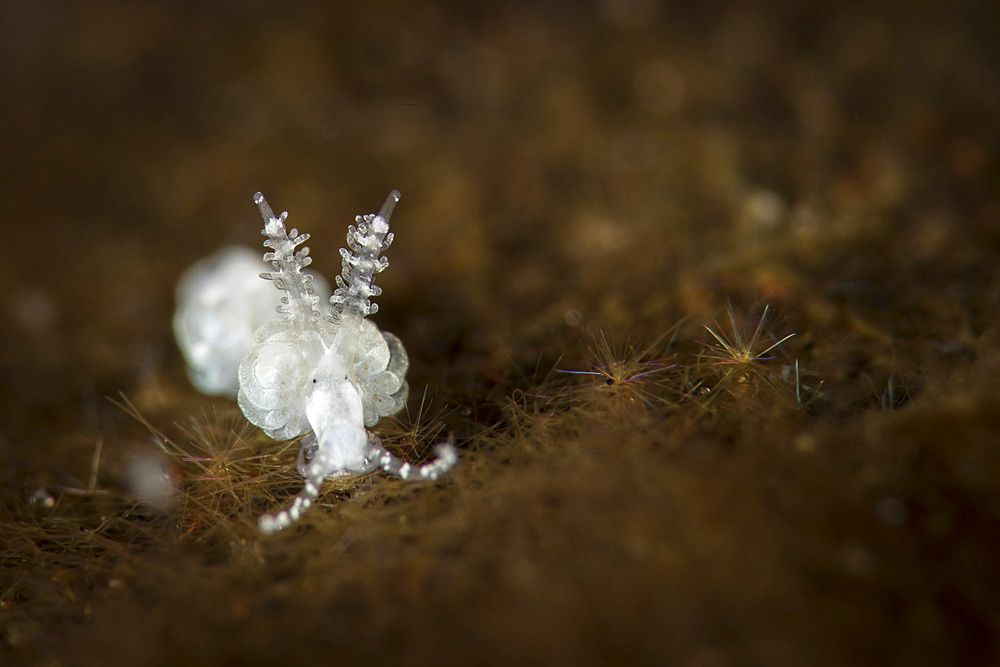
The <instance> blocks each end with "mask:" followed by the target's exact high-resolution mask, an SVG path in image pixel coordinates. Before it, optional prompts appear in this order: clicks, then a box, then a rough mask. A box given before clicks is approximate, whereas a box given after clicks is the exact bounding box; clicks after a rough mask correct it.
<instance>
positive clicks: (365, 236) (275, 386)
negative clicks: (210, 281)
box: [175, 190, 458, 533]
mask: <svg viewBox="0 0 1000 667" xmlns="http://www.w3.org/2000/svg"><path fill="white" fill-rule="evenodd" d="M397 201H399V192H398V191H396V190H393V191H392V192H391V193H389V197H388V198H387V199H386V201H385V204H383V205H382V209H381V211H379V213H378V214H369V215H364V216H357V218H356V220H357V226H355V225H351V226H350V227H349V228H348V232H347V245H348V247H349V248H350V249H349V250H348V249H346V248H342V249H341V250H340V254H341V256H342V257H343V269H342V273H341V275H340V276H337V288H336V289H335V290H334V292H333V295H332V296H331V297H330V304H331V305H332V306H333V307H332V308H331V309H330V312H329V313H328V314H327V315H326V316H325V317H324V316H322V315H321V314H320V311H319V310H318V309H317V304H318V303H319V302H320V297H319V296H318V295H317V294H316V291H317V290H316V288H315V286H314V283H315V282H316V280H317V279H316V278H314V277H313V276H312V275H311V274H309V273H308V272H305V271H304V269H305V267H306V266H308V265H309V263H310V262H311V261H312V258H311V257H309V249H308V248H307V247H301V248H299V246H301V245H302V244H303V243H304V242H305V241H306V240H307V239H308V238H309V235H308V234H299V233H298V231H297V230H296V229H294V228H293V229H291V230H286V228H285V220H286V219H287V216H288V213H287V212H285V213H282V214H281V215H280V216H278V217H275V215H274V212H273V211H272V210H271V207H270V206H269V205H268V203H267V201H266V200H265V199H264V196H263V195H262V194H261V193H259V192H258V193H257V194H255V195H254V202H255V203H256V204H257V206H258V207H259V208H260V213H261V216H262V217H263V219H264V230H263V232H262V233H263V235H264V236H266V237H267V239H266V240H265V241H264V245H265V246H266V247H268V248H270V249H271V250H270V251H269V252H266V253H265V254H264V260H265V261H266V262H269V263H270V265H271V267H272V270H271V271H266V272H263V273H261V274H260V277H261V278H265V279H267V280H271V281H272V282H273V284H274V286H275V287H277V288H278V290H279V291H280V293H281V294H282V296H281V299H280V303H279V304H278V305H277V308H276V310H277V312H278V313H279V316H278V317H276V318H274V319H270V320H268V321H266V322H264V323H263V324H261V325H260V326H259V328H257V330H256V332H255V333H254V335H253V339H252V341H250V343H249V348H248V349H246V351H245V353H244V354H243V355H242V359H241V360H240V362H239V368H238V371H237V374H236V375H237V380H238V388H239V390H238V394H237V400H238V402H239V406H240V409H242V410H243V414H244V415H246V418H247V419H248V420H250V421H251V422H252V423H253V424H256V425H257V426H259V427H260V428H262V429H264V431H265V432H266V433H267V434H268V435H270V436H271V437H272V438H276V439H287V438H294V437H297V436H300V435H303V434H308V435H306V437H305V438H303V440H302V449H301V451H300V452H299V472H301V473H302V474H303V476H304V477H305V478H306V482H305V486H304V488H303V489H302V491H300V492H299V494H298V495H297V496H296V497H295V499H294V500H293V501H292V504H291V505H290V506H289V507H288V508H287V509H284V510H282V511H280V512H278V513H277V514H265V515H264V516H262V517H261V518H260V522H259V526H260V529H261V531H262V532H265V533H272V532H275V531H278V530H281V529H283V528H286V527H288V526H290V525H291V524H293V523H295V522H296V521H297V520H298V519H299V517H300V516H301V515H302V513H303V512H304V511H305V510H306V509H308V508H309V506H310V505H311V504H312V503H313V501H314V500H315V499H316V496H317V495H318V494H319V489H320V487H321V486H322V483H323V480H324V479H325V478H327V477H337V476H341V475H348V474H357V473H366V472H370V471H372V470H374V469H375V468H376V467H380V468H382V469H383V470H385V471H387V472H389V473H392V474H395V475H398V476H399V477H402V478H404V479H414V480H433V479H437V478H438V477H439V476H440V475H442V474H444V473H446V472H447V471H448V470H450V469H451V468H452V467H453V466H454V465H455V463H456V462H457V460H458V458H457V454H456V452H455V449H454V447H453V446H452V445H451V444H448V443H445V444H441V445H438V447H437V459H436V460H435V461H433V462H431V463H428V464H425V465H421V466H417V465H411V464H409V463H405V462H403V461H401V460H400V459H398V458H396V457H395V456H394V455H393V454H391V453H390V452H388V451H387V450H386V449H385V448H384V447H383V446H382V443H381V441H380V440H379V438H378V437H377V436H375V435H374V434H372V433H370V432H368V431H367V430H366V428H365V427H369V426H374V425H375V424H376V423H377V422H378V420H379V419H380V418H381V417H385V416H388V415H392V414H395V413H396V412H398V411H399V410H400V409H401V408H402V407H403V405H404V404H405V403H406V396H407V392H408V387H407V384H406V380H405V377H406V371H407V369H408V368H409V359H408V358H407V356H406V350H405V349H404V348H403V344H402V342H401V341H400V340H399V338H397V337H396V336H395V335H393V334H391V333H388V332H382V331H380V330H379V328H378V327H377V326H375V324H374V323H372V322H371V321H370V320H368V319H366V317H367V316H368V315H371V314H374V313H375V312H376V311H377V310H378V306H377V305H376V304H373V303H372V302H371V301H370V299H371V297H375V296H378V295H379V294H381V292H382V290H381V288H379V287H377V286H376V285H375V284H374V277H375V274H376V273H379V272H381V271H383V270H384V269H385V268H386V267H387V266H388V265H389V262H388V260H387V259H386V258H385V257H380V254H381V253H382V252H383V251H384V250H386V249H387V248H388V247H389V245H390V244H391V243H392V239H393V235H392V233H391V232H389V218H390V216H391V215H392V211H393V208H394V207H395V205H396V202H397ZM251 300H252V299H251ZM182 307H183V304H181V305H180V306H179V307H178V316H177V317H176V318H175V330H176V331H177V333H178V341H179V342H180V344H181V347H182V349H184V351H185V356H186V357H187V358H188V359H189V363H191V361H190V360H191V359H192V357H193V356H194V355H193V354H192V352H191V350H190V348H185V342H184V340H183V338H182V336H181V332H182V329H184V327H183V326H180V325H177V324H176V323H177V322H178V321H182V322H184V321H188V320H189V319H193V320H195V321H201V320H204V319H209V320H210V319H211V318H209V317H206V316H205V315H204V314H201V315H200V316H199V315H198V314H195V315H191V314H188V315H186V316H184V317H182V316H181V311H182ZM243 307H244V308H246V309H247V310H248V311H249V310H254V309H255V308H256V307H257V305H256V304H253V303H251V304H247V303H244V304H243ZM195 310H197V309H195ZM222 329H224V328H220V335H224V333H223V331H222ZM209 338H210V337H209ZM206 346H207V347H209V348H211V347H212V346H211V345H209V344H203V345H202V347H206ZM216 347H218V345H216ZM202 356H204V354H203V355H202ZM191 367H192V376H193V377H195V378H197V377H198V376H199V372H200V371H199V369H198V368H196V367H195V365H194V363H191ZM213 371H214V372H215V373H216V374H217V375H219V376H223V375H224V373H225V371H224V369H218V370H216V369H213ZM219 383H220V384H224V382H222V381H221V380H220V381H219ZM201 386H202V385H201V384H199V387H201Z"/></svg>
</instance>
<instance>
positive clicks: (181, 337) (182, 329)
mask: <svg viewBox="0 0 1000 667" xmlns="http://www.w3.org/2000/svg"><path fill="white" fill-rule="evenodd" d="M267 268H268V265H267V264H266V263H264V262H263V261H261V258H260V253H259V252H257V251H256V250H251V249H250V248H247V247H245V246H227V247H225V248H222V249H221V250H219V251H218V252H216V253H214V254H212V255H209V256H208V257H205V258H203V259H201V260H199V261H198V262H196V263H195V264H194V265H193V266H191V267H190V268H189V269H187V270H186V271H185V272H184V274H183V275H182V276H181V279H180V281H179V282H178V283H177V311H176V312H175V313H174V336H176V338H177V345H178V347H180V349H181V352H182V353H183V354H184V359H185V360H186V361H187V364H188V375H189V376H190V378H191V382H192V384H194V386H196V387H197V388H198V389H199V390H200V391H201V392H202V393H205V394H212V395H215V396H229V397H231V398H236V392H237V390H238V389H239V382H238V379H237V374H236V370H237V369H238V368H239V365H240V359H242V358H243V355H244V354H246V351H247V350H248V349H249V348H250V345H251V344H252V343H253V342H254V332H256V331H257V329H258V328H259V327H260V325H262V324H264V322H267V321H268V320H270V319H271V318H273V317H274V309H275V308H276V307H277V306H278V305H280V303H281V294H280V293H279V292H277V291H275V289H274V288H273V287H272V286H271V285H270V284H268V283H267V281H264V280H261V279H260V274H261V272H262V271H265V270H267ZM313 289H314V290H315V293H316V294H317V295H321V297H322V298H323V299H326V298H329V296H330V285H329V284H328V283H327V282H326V280H324V278H323V277H322V276H320V275H314V276H313Z"/></svg>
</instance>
